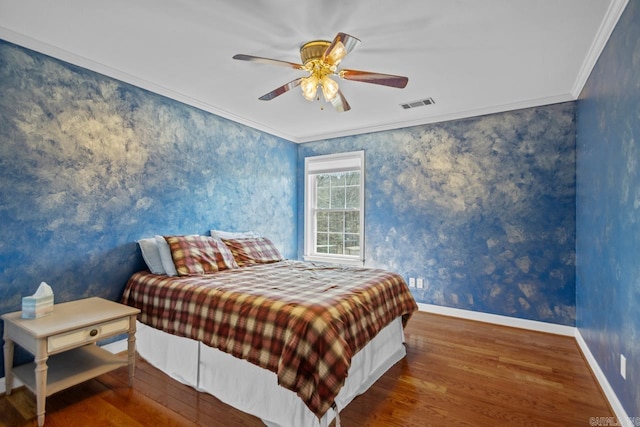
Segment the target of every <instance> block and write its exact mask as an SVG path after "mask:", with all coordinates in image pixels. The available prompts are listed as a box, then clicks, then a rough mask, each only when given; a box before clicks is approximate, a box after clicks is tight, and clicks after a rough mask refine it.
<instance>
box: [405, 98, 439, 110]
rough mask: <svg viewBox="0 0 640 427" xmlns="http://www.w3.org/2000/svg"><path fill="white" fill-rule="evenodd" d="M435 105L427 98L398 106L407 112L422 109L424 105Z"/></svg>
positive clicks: (431, 99)
mask: <svg viewBox="0 0 640 427" xmlns="http://www.w3.org/2000/svg"><path fill="white" fill-rule="evenodd" d="M435 103H436V102H435V101H434V100H433V98H427V99H421V100H420V101H413V102H408V103H406V104H400V106H401V107H402V108H404V109H405V110H408V109H410V108H416V107H424V106H425V105H431V104H435Z"/></svg>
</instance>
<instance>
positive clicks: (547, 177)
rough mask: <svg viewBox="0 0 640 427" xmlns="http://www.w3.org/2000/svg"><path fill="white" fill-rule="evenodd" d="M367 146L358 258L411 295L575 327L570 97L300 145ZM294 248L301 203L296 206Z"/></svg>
mask: <svg viewBox="0 0 640 427" xmlns="http://www.w3.org/2000/svg"><path fill="white" fill-rule="evenodd" d="M360 149H363V150H365V162H366V179H365V180H366V184H365V185H366V201H365V203H366V217H365V222H366V232H365V233H366V235H365V247H366V249H365V257H366V261H365V263H366V265H369V266H379V267H386V268H389V269H392V270H395V271H397V272H399V273H401V274H403V275H404V276H405V277H422V278H423V279H424V283H425V289H423V290H419V289H416V290H414V291H413V293H414V296H415V297H416V299H417V301H419V302H423V303H430V304H437V305H442V306H447V307H455V308H462V309H468V310H475V311H480V312H486V313H493V314H500V315H506V316H513V317H518V318H524V319H533V320H539V321H545V322H553V323H558V324H562V325H571V326H573V325H574V324H575V104H574V103H564V104H558V105H552V106H547V107H541V108H533V109H527V110H520V111H514V112H508V113H503V114H495V115H491V116H484V117H478V118H473V119H467V120H460V121H452V122H447V123H441V124H434V125H425V126H417V127H412V128H407V129H401V130H395V131H388V132H382V133H373V134H367V135H359V136H352V137H347V138H339V139H332V140H328V141H320V142H312V143H307V144H303V145H302V146H301V148H300V150H299V155H298V179H299V183H298V198H299V200H303V199H302V191H303V188H304V186H303V185H302V183H303V181H302V180H303V173H304V158H305V157H307V156H312V155H321V154H327V153H333V152H340V151H353V150H360ZM298 209H299V210H298V227H299V229H298V230H299V231H298V250H299V253H303V227H302V216H303V206H302V204H301V203H300V204H299V206H298Z"/></svg>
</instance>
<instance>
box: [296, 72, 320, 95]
mask: <svg viewBox="0 0 640 427" xmlns="http://www.w3.org/2000/svg"><path fill="white" fill-rule="evenodd" d="M300 88H301V89H302V96H304V99H306V100H307V101H313V100H314V99H315V97H316V93H317V92H318V79H317V77H316V76H315V75H313V74H312V75H310V76H309V77H304V78H303V79H302V80H301V81H300Z"/></svg>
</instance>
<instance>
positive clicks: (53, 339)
mask: <svg viewBox="0 0 640 427" xmlns="http://www.w3.org/2000/svg"><path fill="white" fill-rule="evenodd" d="M128 330H129V318H128V317H126V318H123V319H117V320H113V321H111V322H105V323H100V324H97V325H92V326H88V327H86V328H82V329H76V330H75V331H71V332H65V333H64V334H58V335H53V336H50V337H49V339H48V340H47V348H48V352H49V353H55V352H57V351H60V350H64V349H66V348H72V347H77V346H79V345H82V344H88V343H91V342H94V341H97V340H99V339H101V338H103V337H109V336H111V335H115V334H117V333H119V332H127V331H128Z"/></svg>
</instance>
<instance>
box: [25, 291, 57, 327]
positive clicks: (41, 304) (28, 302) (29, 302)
mask: <svg viewBox="0 0 640 427" xmlns="http://www.w3.org/2000/svg"><path fill="white" fill-rule="evenodd" d="M51 312H53V289H51V286H49V285H47V284H46V283H45V282H41V283H40V286H38V289H37V290H36V292H35V293H34V294H33V295H31V296H28V297H23V298H22V317H23V318H26V319H34V318H36V317H42V316H45V315H47V314H49V313H51Z"/></svg>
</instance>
